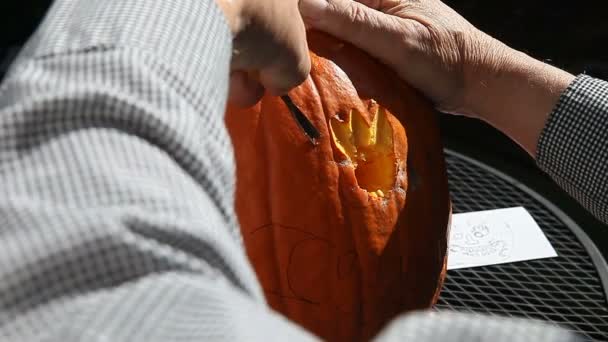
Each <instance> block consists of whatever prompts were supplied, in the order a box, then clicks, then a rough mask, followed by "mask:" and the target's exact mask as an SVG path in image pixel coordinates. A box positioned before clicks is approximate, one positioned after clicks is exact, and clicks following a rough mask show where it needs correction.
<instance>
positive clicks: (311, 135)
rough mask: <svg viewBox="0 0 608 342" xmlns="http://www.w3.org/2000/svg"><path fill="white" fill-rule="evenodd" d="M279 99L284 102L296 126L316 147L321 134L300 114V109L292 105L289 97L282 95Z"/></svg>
mask: <svg viewBox="0 0 608 342" xmlns="http://www.w3.org/2000/svg"><path fill="white" fill-rule="evenodd" d="M281 99H282V100H283V102H285V105H286V106H287V108H288V109H289V112H290V113H291V115H292V116H293V117H294V119H295V120H296V123H297V124H298V126H300V128H301V129H302V131H303V132H304V134H306V136H307V137H308V139H309V140H310V142H312V144H313V145H316V144H317V139H319V138H320V137H321V133H319V130H317V128H316V127H315V126H314V125H313V124H312V122H310V120H308V118H307V117H306V115H304V113H302V111H301V110H300V108H298V106H296V105H295V103H293V100H292V99H291V97H289V95H283V96H281Z"/></svg>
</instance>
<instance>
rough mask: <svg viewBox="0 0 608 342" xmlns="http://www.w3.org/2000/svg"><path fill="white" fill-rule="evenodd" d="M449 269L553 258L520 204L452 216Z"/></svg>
mask: <svg viewBox="0 0 608 342" xmlns="http://www.w3.org/2000/svg"><path fill="white" fill-rule="evenodd" d="M448 253H449V254H448V270H450V269H451V270H453V269H458V268H466V267H478V266H486V265H496V264H503V263H509V262H516V261H524V260H531V259H542V258H551V257H556V256H557V253H556V252H555V249H553V247H552V246H551V244H550V243H549V240H547V237H546V236H545V234H544V233H543V232H542V230H541V229H540V227H539V226H538V224H536V222H535V221H534V219H533V218H532V216H531V215H530V214H529V213H528V212H527V211H526V209H524V208H523V207H516V208H507V209H496V210H488V211H478V212H471V213H463V214H454V215H453V216H452V228H451V231H450V242H449V252H448Z"/></svg>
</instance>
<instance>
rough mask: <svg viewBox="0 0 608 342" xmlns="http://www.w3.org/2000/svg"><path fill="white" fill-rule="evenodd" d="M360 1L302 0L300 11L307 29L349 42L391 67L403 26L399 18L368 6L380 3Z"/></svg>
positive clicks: (379, 2) (371, 0)
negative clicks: (323, 32)
mask: <svg viewBox="0 0 608 342" xmlns="http://www.w3.org/2000/svg"><path fill="white" fill-rule="evenodd" d="M361 2H364V3H365V4H363V3H361ZM361 2H357V1H353V0H301V1H300V12H301V13H302V17H303V18H304V20H305V21H306V23H307V25H308V26H309V27H312V28H315V29H319V30H321V31H325V32H327V33H329V34H331V35H333V36H336V37H338V38H340V39H343V40H345V41H348V42H350V43H352V44H354V45H356V46H358V47H359V48H361V49H363V50H366V51H367V52H368V53H370V54H372V55H374V56H376V57H377V58H380V59H381V60H384V61H385V62H387V63H391V64H392V62H394V61H393V59H395V58H396V54H395V42H396V41H398V40H399V39H400V38H399V37H400V36H402V34H403V32H401V31H403V26H402V25H400V22H399V19H398V18H396V17H393V16H391V15H386V14H384V13H382V12H380V11H378V10H376V9H374V8H371V7H369V6H375V7H380V6H383V4H382V3H383V1H381V0H375V1H374V0H362V1H361ZM367 5H369V6H367Z"/></svg>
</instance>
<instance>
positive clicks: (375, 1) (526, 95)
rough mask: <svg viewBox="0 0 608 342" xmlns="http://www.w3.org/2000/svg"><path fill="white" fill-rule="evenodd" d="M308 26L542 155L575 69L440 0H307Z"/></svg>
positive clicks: (302, 6) (451, 109)
mask: <svg viewBox="0 0 608 342" xmlns="http://www.w3.org/2000/svg"><path fill="white" fill-rule="evenodd" d="M300 11H301V13H302V16H303V17H304V20H305V22H306V23H307V25H309V26H312V27H313V28H317V29H320V30H322V31H326V32H328V33H330V34H332V35H334V36H336V37H338V38H341V39H343V40H346V41H349V42H351V43H352V44H354V45H356V46H358V47H359V48H362V49H363V50H365V51H367V52H368V53H370V54H371V55H373V56H375V57H376V58H378V59H379V60H381V61H382V62H384V63H385V64H387V65H388V66H390V67H392V68H393V69H394V70H395V72H396V73H397V74H398V75H399V76H400V77H401V78H403V79H404V80H406V81H407V82H408V83H410V84H411V85H412V86H414V87H416V88H418V89H419V90H420V91H422V92H423V93H424V94H425V95H426V96H428V97H429V98H430V99H431V100H433V101H434V102H435V104H436V106H437V107H438V109H440V110H442V111H444V112H449V113H454V114H464V115H467V116H470V117H475V118H479V119H482V120H484V121H486V122H488V123H489V124H491V125H493V126H494V127H495V128H497V129H499V130H501V131H502V132H503V133H505V134H506V135H507V136H509V137H510V138H511V139H513V141H515V142H517V143H518V144H519V145H521V146H522V147H523V148H524V149H525V150H526V151H528V153H529V154H530V155H531V156H535V155H536V148H537V144H538V140H539V137H540V134H541V132H542V130H543V127H544V126H545V122H546V120H547V118H548V116H549V113H550V112H551V111H552V110H553V108H554V107H555V105H556V103H557V102H558V99H559V97H560V95H561V94H562V92H563V91H564V90H565V89H566V88H567V87H568V85H569V84H570V82H572V80H574V75H571V74H569V73H568V72H566V71H564V70H560V69H558V68H555V67H553V66H550V65H548V64H545V63H542V62H541V61H538V60H536V59H534V58H532V57H530V56H528V55H526V54H524V53H522V52H519V51H516V50H514V49H511V48H509V47H508V46H506V45H505V44H503V43H501V42H499V41H498V40H496V39H493V38H491V37H490V36H488V35H486V34H484V33H483V32H481V31H479V30H478V29H476V28H475V27H473V25H471V24H470V23H469V22H467V21H466V20H465V19H464V18H463V17H461V16H460V15H459V14H457V13H456V12H455V11H454V10H452V9H451V8H449V7H448V6H447V5H445V4H443V3H442V2H441V1H440V0H358V1H354V0H301V1H300Z"/></svg>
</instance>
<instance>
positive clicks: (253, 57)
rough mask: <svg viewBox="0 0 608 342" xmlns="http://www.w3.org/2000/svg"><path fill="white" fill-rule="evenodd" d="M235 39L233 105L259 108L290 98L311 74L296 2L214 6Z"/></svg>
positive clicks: (228, 0) (240, 0)
mask: <svg viewBox="0 0 608 342" xmlns="http://www.w3.org/2000/svg"><path fill="white" fill-rule="evenodd" d="M216 2H217V3H218V5H219V6H220V8H221V9H222V10H223V12H224V14H225V15H226V18H227V20H228V23H229V25H230V28H231V29H232V32H233V33H234V41H233V42H234V43H233V56H232V63H231V77H230V95H229V101H230V102H231V103H233V104H236V105H239V106H249V105H252V104H254V103H255V102H257V101H258V100H259V99H260V97H261V96H262V95H263V94H264V92H265V90H266V91H268V92H269V93H271V94H274V95H281V94H283V93H286V92H287V91H288V90H290V89H291V88H293V87H295V86H297V85H299V84H300V83H302V82H303V81H304V80H305V79H306V78H307V77H308V73H309V71H310V59H309V55H308V46H307V44H306V31H305V27H304V22H303V21H302V18H301V16H300V13H299V11H298V1H297V0H216Z"/></svg>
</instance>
